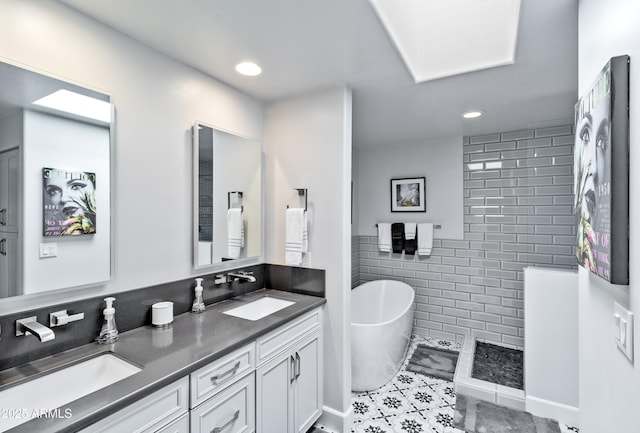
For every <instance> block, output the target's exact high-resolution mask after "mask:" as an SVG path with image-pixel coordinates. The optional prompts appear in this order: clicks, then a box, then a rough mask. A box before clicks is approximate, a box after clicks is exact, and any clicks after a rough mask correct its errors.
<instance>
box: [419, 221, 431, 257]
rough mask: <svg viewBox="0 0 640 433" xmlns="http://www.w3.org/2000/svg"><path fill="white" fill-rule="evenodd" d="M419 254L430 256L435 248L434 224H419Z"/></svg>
mask: <svg viewBox="0 0 640 433" xmlns="http://www.w3.org/2000/svg"><path fill="white" fill-rule="evenodd" d="M417 236H418V255H419V256H430V255H431V249H432V248H433V224H431V223H421V224H418V235H417Z"/></svg>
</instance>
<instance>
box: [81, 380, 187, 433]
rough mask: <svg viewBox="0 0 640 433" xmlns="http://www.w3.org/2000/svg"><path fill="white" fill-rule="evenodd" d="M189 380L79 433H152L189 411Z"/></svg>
mask: <svg viewBox="0 0 640 433" xmlns="http://www.w3.org/2000/svg"><path fill="white" fill-rule="evenodd" d="M188 398H189V380H188V379H187V377H184V378H182V379H180V380H178V381H176V382H174V383H172V384H171V385H167V386H165V387H164V388H162V389H161V390H159V391H156V392H154V393H153V394H150V395H148V396H146V397H144V398H142V399H141V400H139V401H137V402H136V403H133V404H132V405H130V406H127V407H125V408H124V409H122V410H120V411H118V412H116V413H114V414H113V415H110V416H108V417H106V418H105V419H103V420H101V421H98V422H97V423H95V424H92V425H90V426H89V427H87V428H85V429H83V430H81V433H97V432H104V433H109V432H128V433H151V432H157V431H158V430H159V429H161V428H162V427H164V426H166V425H167V424H169V423H171V422H172V421H173V420H174V419H176V418H178V417H179V416H180V415H181V414H186V413H187V410H188V409H189V407H188V406H189V404H188V402H187V400H188Z"/></svg>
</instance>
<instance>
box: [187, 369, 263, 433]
mask: <svg viewBox="0 0 640 433" xmlns="http://www.w3.org/2000/svg"><path fill="white" fill-rule="evenodd" d="M255 402H256V379H255V372H253V373H251V374H249V375H247V376H245V377H244V378H242V379H240V380H238V381H237V382H236V383H234V384H233V385H231V386H230V387H229V388H227V389H225V390H223V391H221V392H220V393H218V394H217V395H216V396H215V397H213V398H211V399H210V400H207V401H206V402H205V403H203V404H201V405H200V406H198V407H197V408H195V409H193V410H192V411H191V432H192V433H200V432H203V433H204V432H206V433H211V432H220V433H222V432H224V433H239V432H242V433H250V432H254V431H255V429H256V403H255Z"/></svg>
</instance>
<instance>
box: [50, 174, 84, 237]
mask: <svg viewBox="0 0 640 433" xmlns="http://www.w3.org/2000/svg"><path fill="white" fill-rule="evenodd" d="M42 180H43V193H44V200H43V201H44V225H45V227H44V234H45V236H63V235H78V234H88V233H95V231H96V206H95V188H96V184H95V174H94V173H89V172H70V171H65V170H57V169H50V168H44V169H43V177H42Z"/></svg>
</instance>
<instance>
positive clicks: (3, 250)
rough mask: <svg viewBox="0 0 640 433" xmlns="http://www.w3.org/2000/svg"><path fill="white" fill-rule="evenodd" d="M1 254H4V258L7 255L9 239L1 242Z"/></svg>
mask: <svg viewBox="0 0 640 433" xmlns="http://www.w3.org/2000/svg"><path fill="white" fill-rule="evenodd" d="M0 254H2V255H3V256H6V255H7V239H6V238H3V239H2V240H1V241H0Z"/></svg>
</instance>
